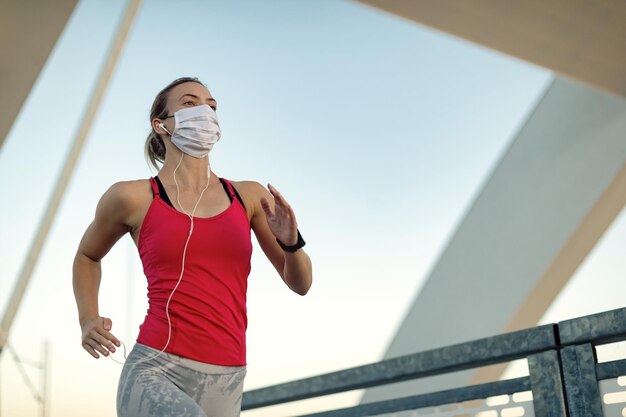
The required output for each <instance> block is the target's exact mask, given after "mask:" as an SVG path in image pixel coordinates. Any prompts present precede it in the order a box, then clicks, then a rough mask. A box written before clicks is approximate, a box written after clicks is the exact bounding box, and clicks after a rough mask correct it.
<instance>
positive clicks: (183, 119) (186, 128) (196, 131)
mask: <svg viewBox="0 0 626 417" xmlns="http://www.w3.org/2000/svg"><path fill="white" fill-rule="evenodd" d="M170 117H171V116H170ZM174 120H175V122H176V125H175V126H174V132H172V133H170V132H169V131H168V130H167V129H166V128H165V126H162V127H163V129H164V130H165V131H166V132H167V133H169V134H170V137H171V138H172V143H173V144H174V145H176V147H177V148H178V149H180V150H181V151H183V152H184V153H186V154H187V155H190V156H193V157H194V158H204V157H205V156H207V155H208V153H209V151H210V150H211V148H213V145H214V144H215V143H216V142H217V141H218V140H220V137H221V136H222V133H221V131H220V125H219V123H218V121H217V114H216V113H215V110H213V109H212V108H211V106H209V105H208V104H202V105H200V106H195V107H189V108H186V109H181V110H178V111H177V112H175V113H174Z"/></svg>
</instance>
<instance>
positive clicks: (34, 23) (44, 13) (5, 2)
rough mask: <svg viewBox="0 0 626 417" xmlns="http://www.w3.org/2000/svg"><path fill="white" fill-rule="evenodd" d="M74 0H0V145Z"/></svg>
mask: <svg viewBox="0 0 626 417" xmlns="http://www.w3.org/2000/svg"><path fill="white" fill-rule="evenodd" d="M76 3H77V0H46V1H40V0H19V1H15V0H0V53H1V56H2V59H0V109H2V110H1V111H0V148H1V147H2V144H3V143H4V139H5V138H6V136H7V134H8V133H9V130H10V129H11V126H12V125H13V122H14V121H15V118H16V117H17V115H18V114H19V112H20V109H21V108H22V105H23V104H24V102H25V101H26V97H28V94H29V93H30V90H31V89H32V87H33V85H34V84H35V81H37V78H38V77H39V73H40V72H41V70H42V68H43V66H44V64H45V63H46V60H47V59H48V56H49V55H50V52H51V51H52V48H53V47H54V45H55V44H56V42H57V40H58V38H59V36H60V35H61V33H62V32H63V28H64V27H65V25H66V23H67V20H68V19H69V17H70V15H71V14H72V11H73V10H74V7H75V6H76Z"/></svg>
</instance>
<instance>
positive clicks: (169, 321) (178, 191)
mask: <svg viewBox="0 0 626 417" xmlns="http://www.w3.org/2000/svg"><path fill="white" fill-rule="evenodd" d="M184 155H185V153H184V152H181V153H180V160H179V161H178V165H176V168H174V172H173V173H172V177H173V178H174V183H175V184H176V202H177V203H178V207H180V209H181V210H182V211H183V213H185V214H186V215H187V216H188V217H189V220H191V224H190V226H189V235H187V241H186V242H185V248H184V249H183V260H182V266H181V269H180V276H179V277H178V282H177V283H176V285H175V286H174V289H173V290H172V293H171V294H170V296H169V297H168V298H167V303H166V304H165V315H166V316H167V342H166V343H165V346H163V349H161V350H160V351H159V352H158V353H157V354H155V355H152V356H150V357H147V358H143V359H141V360H139V361H137V362H133V363H132V365H137V364H139V363H142V362H146V361H149V360H151V359H154V358H156V357H158V356H159V355H161V354H162V353H164V352H165V349H167V346H168V345H169V344H170V339H171V338H172V320H171V318H170V311H169V309H170V301H171V300H172V296H174V293H175V292H176V290H177V289H178V286H179V285H180V283H181V281H182V279H183V273H184V272H185V256H186V255H187V245H188V244H189V239H191V234H192V233H193V215H194V214H195V213H196V208H198V204H199V203H200V200H202V196H203V195H204V192H205V191H206V189H207V188H209V183H210V182H211V164H209V166H208V179H207V183H206V186H205V187H204V189H203V190H202V192H201V193H200V197H199V198H198V201H196V205H195V206H194V207H193V210H192V211H191V214H189V213H187V211H186V210H185V209H184V208H183V206H182V204H180V187H179V186H178V181H176V171H177V170H178V167H179V166H180V164H181V162H183V156H184ZM207 162H208V158H207ZM121 343H122V346H123V347H124V362H120V361H118V360H117V359H115V358H114V357H113V355H109V357H110V358H111V360H112V361H114V362H117V363H119V364H120V365H124V364H125V363H126V361H127V360H128V357H127V356H126V344H125V343H124V342H121Z"/></svg>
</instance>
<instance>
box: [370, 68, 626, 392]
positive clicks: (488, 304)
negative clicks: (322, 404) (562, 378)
mask: <svg viewBox="0 0 626 417" xmlns="http://www.w3.org/2000/svg"><path fill="white" fill-rule="evenodd" d="M625 204H626V100H623V99H621V98H619V97H616V96H613V95H610V94H606V93H603V92H599V91H597V90H593V89H590V88H587V87H584V86H581V85H580V84H576V83H573V82H571V81H569V80H565V79H559V78H557V79H556V80H555V82H554V83H553V84H552V86H551V87H550V88H549V89H548V91H547V92H546V94H545V96H544V97H543V99H542V100H541V102H540V103H539V104H538V105H537V107H536V109H535V110H534V112H533V114H532V115H531V116H530V118H529V120H528V121H527V122H526V123H525V125H524V126H523V127H522V129H521V130H520V132H519V134H518V136H517V137H516V139H515V140H514V142H513V143H512V145H511V146H510V148H509V149H508V150H507V152H506V154H505V155H504V157H503V158H502V160H501V161H500V163H499V164H498V166H497V167H496V168H495V170H494V172H493V173H492V175H491V177H490V178H489V180H488V181H487V182H486V184H485V185H484V187H483V189H482V191H481V192H480V194H479V195H478V197H477V198H476V200H475V201H474V202H473V204H472V205H471V208H470V209H469V211H468V212H467V214H466V216H465V218H464V219H463V221H462V222H461V224H460V226H459V228H458V229H457V230H456V232H455V234H454V235H453V237H452V239H451V241H450V242H449V244H448V246H447V247H446V248H445V250H444V251H443V253H442V254H441V256H440V258H439V259H438V261H437V262H436V264H435V266H434V268H433V270H432V271H431V272H430V276H429V277H428V279H427V282H426V284H425V285H424V286H423V288H422V289H421V291H420V292H419V294H417V296H416V299H415V301H414V303H413V305H412V307H411V308H410V310H409V312H408V314H407V316H406V318H405V319H404V321H403V322H402V324H401V326H400V327H399V330H398V332H397V334H396V335H395V337H394V339H393V340H392V342H391V344H390V346H389V348H388V350H387V353H386V354H385V358H390V357H395V356H399V355H403V354H408V353H412V352H417V351H422V350H427V349H431V348H435V347H439V346H445V345H450V344H454V343H459V342H463V341H468V340H473V339H477V338H481V337H487V336H492V335H496V334H499V333H503V332H506V331H512V330H517V329H520V328H525V327H531V326H534V325H535V324H536V323H537V321H538V320H539V318H540V317H541V316H542V315H543V314H544V312H545V311H546V310H547V308H548V307H549V306H550V304H551V303H552V301H553V300H554V298H555V297H556V295H557V294H558V293H559V292H560V290H561V289H562V287H563V286H564V285H565V283H566V282H567V281H568V280H569V278H570V277H571V276H572V274H573V273H574V271H575V270H576V268H577V267H578V266H579V265H580V263H581V262H582V261H583V260H584V259H585V257H586V256H587V254H588V253H589V252H590V251H591V249H592V248H593V247H594V245H595V244H596V243H597V241H598V240H599V238H600V237H601V236H602V234H603V233H604V232H605V230H606V229H607V227H608V226H609V225H610V224H611V222H612V221H613V220H614V219H615V218H616V217H617V215H618V214H619V213H620V211H621V210H622V209H623V207H624V205H625ZM498 376H499V371H498V370H496V371H493V370H492V371H491V372H482V373H480V374H478V375H476V374H475V373H472V371H466V372H463V373H459V374H455V375H449V376H447V377H444V378H438V379H435V380H431V379H429V380H428V381H412V382H408V383H404V384H401V385H398V386H396V385H394V386H393V387H391V388H390V387H383V388H380V389H372V390H368V391H367V392H366V393H365V396H364V400H365V401H370V400H378V399H382V398H388V397H391V396H395V397H398V396H403V395H409V394H415V393H417V392H421V391H433V390H437V389H442V388H445V387H450V386H460V385H466V384H468V383H471V382H477V381H479V380H484V379H485V378H493V379H497V378H498Z"/></svg>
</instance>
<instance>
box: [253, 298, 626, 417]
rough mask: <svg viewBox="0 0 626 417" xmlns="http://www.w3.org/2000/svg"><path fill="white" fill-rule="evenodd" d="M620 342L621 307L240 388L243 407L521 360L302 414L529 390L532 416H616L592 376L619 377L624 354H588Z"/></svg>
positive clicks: (381, 409)
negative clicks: (605, 357)
mask: <svg viewBox="0 0 626 417" xmlns="http://www.w3.org/2000/svg"><path fill="white" fill-rule="evenodd" d="M621 340H626V308H624V309H618V310H613V311H608V312H604V313H599V314H594V315H590V316H585V317H580V318H576V319H572V320H567V321H564V322H560V323H558V324H550V325H543V326H538V327H534V328H530V329H525V330H521V331H517V332H512V333H507V334H502V335H498V336H493V337H488V338H484V339H479V340H475V341H471V342H466V343H461V344H457V345H452V346H446V347H442V348H438V349H433V350H429V351H425V352H418V353H414V354H410V355H405V356H400V357H396V358H391V359H387V360H383V361H380V362H376V363H372V364H368V365H363V366H358V367H355V368H349V369H345V370H341V371H337V372H332V373H328V374H324V375H319V376H314V377H310V378H305V379H301V380H297V381H292V382H287V383H283V384H278V385H273V386H270V387H266V388H260V389H255V390H252V391H247V392H245V393H244V395H243V401H242V410H251V409H255V408H261V407H266V406H270V405H277V404H283V403H288V402H292V401H297V400H303V399H309V398H315V397H320V396H324V395H329V394H335V393H340V392H347V391H351V390H356V389H363V388H370V387H376V386H382V385H387V384H392V383H396V382H401V381H407V380H412V379H418V378H424V377H429V376H434V375H442V374H447V373H451V372H456V371H462V370H468V369H473V368H479V367H482V366H487V365H493V364H499V363H507V362H510V361H512V360H516V359H524V358H525V359H527V360H528V371H529V375H528V376H526V377H522V378H515V379H510V380H501V381H494V382H490V383H486V384H480V385H473V386H467V387H461V388H454V389H449V390H445V391H437V392H431V393H427V394H419V395H414V396H409V397H402V398H394V399H391V400H385V401H377V402H372V403H366V404H360V405H357V406H353V407H348V408H341V409H335V410H330V411H324V412H319V413H314V414H307V415H306V417H362V416H377V415H381V414H386V413H398V412H402V411H407V410H416V409H422V408H426V407H435V406H440V405H444V404H460V403H463V402H466V401H471V400H479V399H485V398H489V397H494V396H499V395H512V394H514V393H520V392H524V391H531V392H532V407H533V413H534V415H535V416H536V417H596V416H597V417H602V416H605V414H604V413H605V412H606V410H607V409H609V410H611V411H610V413H609V414H611V413H612V414H611V415H613V414H614V415H615V417H621V416H622V415H626V414H622V412H623V411H622V412H619V414H615V413H616V412H617V411H615V410H621V408H620V407H626V403H625V404H623V405H619V404H618V405H616V406H614V407H613V408H610V407H609V408H607V406H606V405H605V406H603V402H602V396H601V394H600V388H599V382H600V381H601V380H608V379H611V378H617V377H619V376H624V375H626V360H617V361H612V362H606V363H598V362H597V358H596V354H595V347H596V346H597V345H601V344H606V343H611V342H616V341H621ZM624 391H626V387H625V388H624ZM625 395H626V394H625ZM609 414H606V417H609ZM464 415H470V414H469V413H465V414H464ZM526 415H527V414H526ZM302 417H304V416H302Z"/></svg>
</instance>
